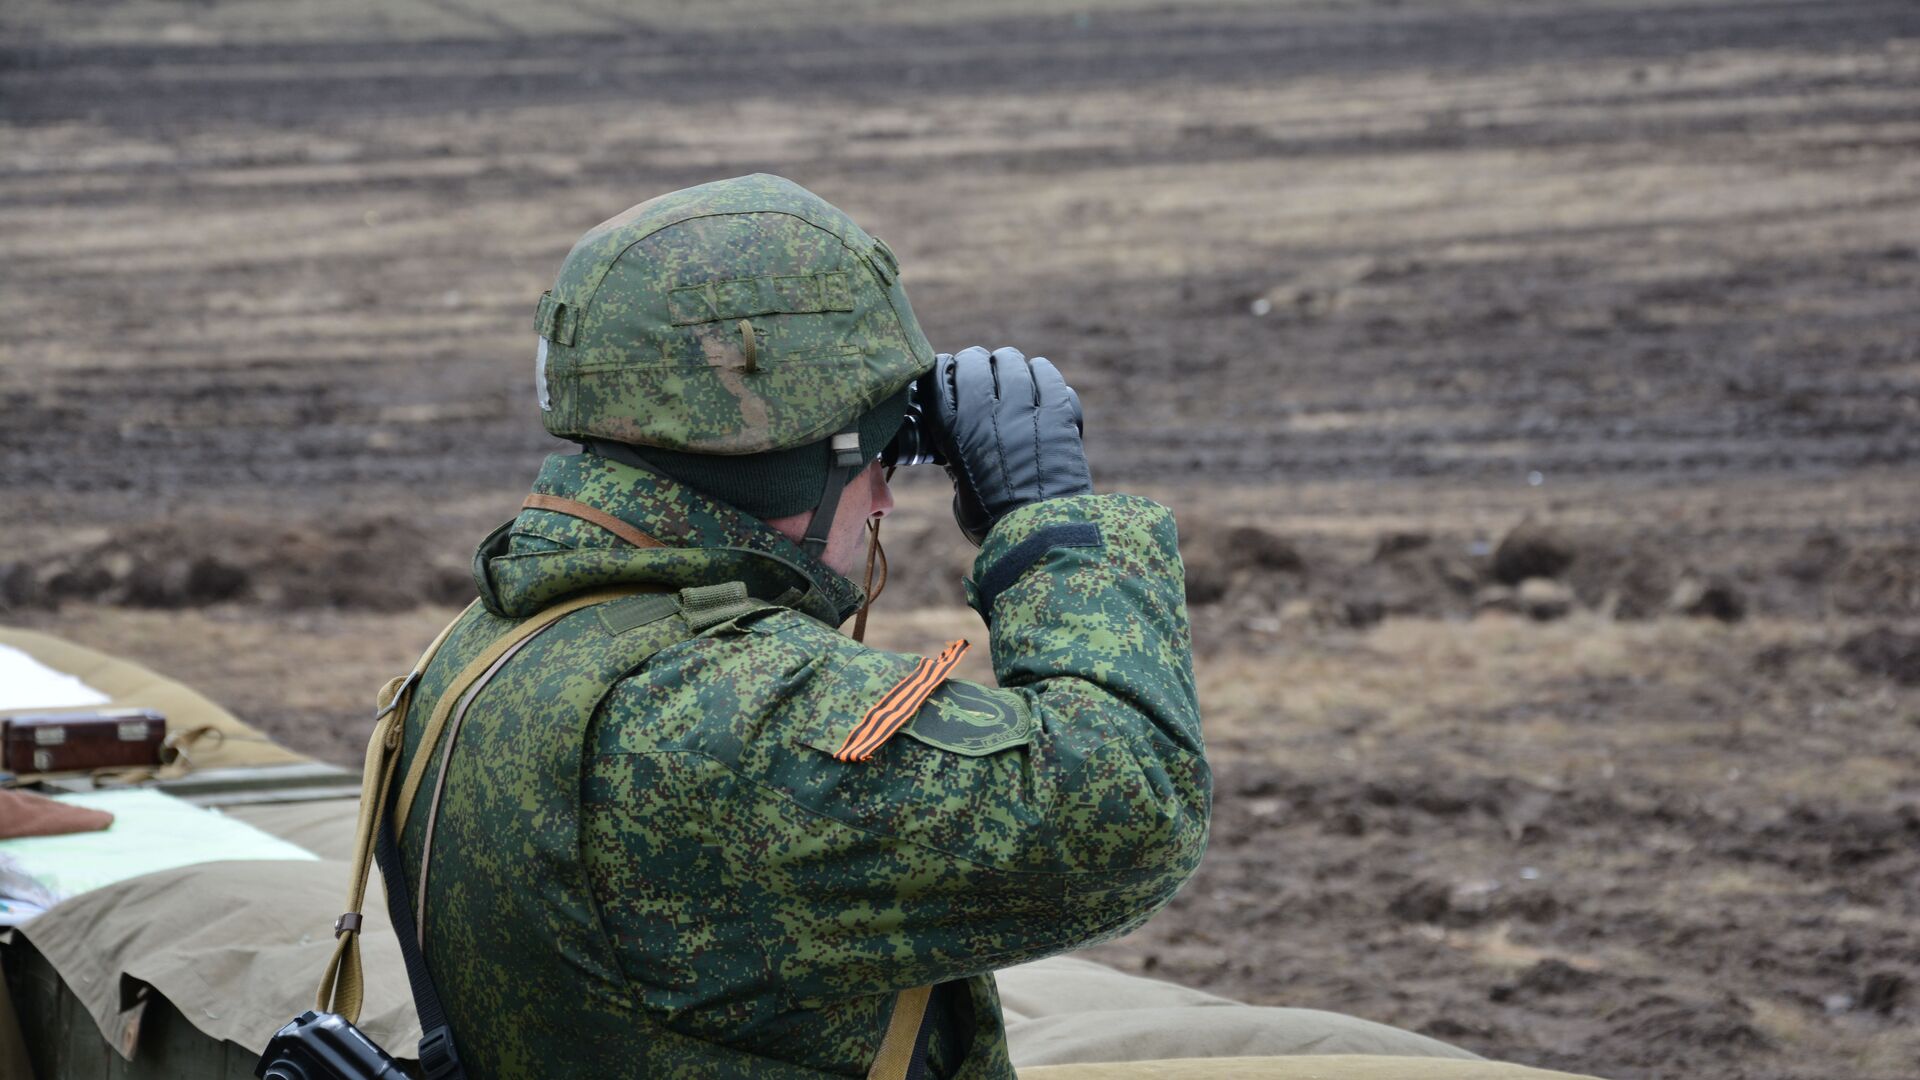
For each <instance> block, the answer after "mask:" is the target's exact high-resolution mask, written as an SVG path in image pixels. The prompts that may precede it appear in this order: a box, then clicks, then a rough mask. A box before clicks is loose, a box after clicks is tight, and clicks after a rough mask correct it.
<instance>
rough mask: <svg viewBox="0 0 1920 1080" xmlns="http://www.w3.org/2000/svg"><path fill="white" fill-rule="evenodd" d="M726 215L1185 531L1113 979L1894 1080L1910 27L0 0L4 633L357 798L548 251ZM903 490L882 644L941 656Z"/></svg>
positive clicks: (925, 568)
mask: <svg viewBox="0 0 1920 1080" xmlns="http://www.w3.org/2000/svg"><path fill="white" fill-rule="evenodd" d="M756 170H765V171H772V172H778V173H782V174H784V175H787V176H790V177H792V178H794V179H796V180H798V181H800V182H801V183H803V184H806V185H808V186H809V187H812V188H814V189H815V190H817V191H819V192H820V193H821V194H823V195H825V196H826V197H827V198H829V199H831V200H833V201H835V202H836V203H838V204H840V205H841V206H843V207H845V208H846V209H848V210H849V211H850V212H851V213H853V214H854V215H855V216H856V217H857V218H858V219H859V220H861V221H862V222H863V223H864V224H866V225H867V226H868V228H869V229H870V230H871V231H873V232H875V233H877V234H878V235H881V236H884V237H885V238H886V239H887V240H888V242H889V244H890V245H891V246H892V247H893V248H894V249H895V250H896V251H897V252H898V253H899V254H900V257H901V261H902V263H903V266H904V268H905V271H906V278H905V280H906V282H907V285H908V287H909V288H910V290H911V291H912V295H913V298H914V302H915V307H916V310H917V311H918V312H919V314H920V316H921V320H922V322H923V323H924V325H925V326H926V328H927V330H928V332H929V335H930V336H931V337H932V338H933V340H934V342H935V344H936V345H937V346H939V347H941V348H943V349H954V348H959V347H962V346H965V345H969V344H975V343H980V344H987V345H998V344H1004V343H1012V344H1017V345H1019V346H1021V347H1022V348H1024V349H1025V350H1027V351H1028V352H1029V353H1041V354H1045V355H1048V356H1050V357H1052V358H1054V359H1055V360H1056V362H1058V363H1059V364H1060V365H1061V367H1062V368H1063V370H1064V371H1066V373H1067V374H1068V376H1069V378H1070V379H1072V380H1073V381H1074V383H1075V384H1076V385H1077V386H1078V387H1079V388H1080V390H1081V393H1082V395H1083V398H1084V400H1085V402H1086V406H1087V411H1088V414H1089V431H1088V436H1089V447H1090V453H1091V455H1092V458H1093V464H1094V468H1095V474H1096V478H1097V480H1098V481H1099V482H1100V483H1101V485H1102V486H1103V487H1107V488H1118V489H1124V490H1132V491H1138V492H1140V493H1143V494H1148V495H1152V496H1154V497H1157V498H1160V499H1162V500H1163V501H1165V502H1167V503H1169V504H1170V505H1172V506H1173V507H1174V508H1175V509H1176V511H1177V512H1178V513H1179V515H1180V520H1181V525H1182V532H1183V537H1184V546H1185V550H1186V554H1187V560H1188V567H1189V600H1190V602H1191V604H1192V615H1193V622H1194V634H1195V639H1196V644H1197V647H1198V651H1199V661H1198V668H1199V677H1200V683H1201V687H1202V694H1203V703H1204V705H1205V707H1206V715H1207V720H1208V724H1209V738H1210V741H1211V745H1212V748H1213V753H1214V758H1215V762H1216V768H1217V772H1218V776H1219V782H1220V788H1219V802H1218V807H1217V813H1216V829H1215V835H1214V842H1213V847H1212V850H1211V852H1210V854H1209V856H1208V860H1207V863H1206V864H1205V866H1204V867H1203V868H1202V871H1201V873H1200V876H1199V877H1198V878H1197V879H1196V881H1195V882H1194V883H1193V885H1192V886H1190V887H1189V889H1188V890H1187V891H1186V893H1184V894H1183V895H1182V896H1181V897H1180V898H1179V899H1178V900H1176V901H1175V902H1174V904H1173V906H1172V907H1171V908H1169V909H1168V910H1167V911H1166V912H1164V913H1162V914H1161V915H1160V916H1159V917H1157V918H1156V919H1155V920H1154V921H1153V922H1152V923H1151V924H1150V925H1149V926H1148V927H1147V928H1146V929H1144V930H1142V931H1141V932H1139V933H1137V934H1135V935H1133V936H1132V937H1130V938H1128V939H1126V940H1124V941H1121V942H1118V943H1115V944H1112V945H1108V946H1103V947H1102V948H1101V949H1100V950H1099V955H1100V956H1101V957H1102V958H1103V959H1106V960H1107V961H1109V962H1112V963H1115V964H1118V965H1120V966H1123V967H1127V968H1129V969H1132V970H1139V971H1146V972H1149V973H1152V974H1155V975H1158V976H1162V977H1167V978H1172V979H1176V980H1178V981H1181V982H1185V983H1189V984H1193V985H1198V986H1203V987H1207V988H1210V989H1216V990H1219V991H1221V992H1224V993H1228V994H1231V995H1234V996H1237V997H1241V998H1243V999H1246V1000H1250V1001H1258V1002H1263V1003H1282V1004H1290V1005H1303V1006H1313V1007H1321V1008H1330V1009H1335V1010H1339V1011H1343V1012H1351V1013H1355V1014H1358V1015H1362V1016H1367V1017H1370V1018H1373V1019H1377V1020H1383V1021H1387V1022H1390V1023H1395V1024H1400V1025H1403V1026H1407V1027H1412V1028H1416V1029H1419V1030H1422V1031H1426V1032H1428V1033H1431V1034H1434V1035H1437V1036H1440V1037H1442V1038H1446V1039H1449V1040H1452V1041H1455V1042H1458V1043H1460V1044H1462V1045H1464V1046H1467V1047H1469V1048H1471V1049H1474V1050H1477V1051H1480V1052H1482V1053H1486V1054H1490V1055H1497V1056H1502V1057H1508V1058H1512V1059H1516V1060H1519V1061H1524V1062H1529V1063H1535V1064H1542V1065H1548V1066H1554V1067H1560V1068H1568V1069H1574V1070H1577V1071H1587V1072H1593V1073H1598V1074H1602V1075H1607V1076H1615V1077H1668V1076H1672V1077H1680V1076H1685V1077H1689V1078H1693V1077H1705V1078H1729V1080H1730V1078H1734V1077H1782V1078H1809V1080H1810V1078H1816V1077H1830V1076H1848V1077H1886V1078H1893V1077H1910V1076H1913V1075H1915V1074H1916V1071H1917V1067H1916V1066H1915V1064H1914V1063H1915V1062H1916V1061H1920V986H1916V981H1917V980H1920V773H1917V772H1916V766H1917V765H1920V7H1916V6H1915V5H1914V4H1912V3H1911V2H1909V0H1826V2H1821V0H1800V2H1761V3H1734V2H1725V0H1667V2H1662V3H1656V2H1629V0H1432V2H1421V3H1400V2H1384V0H1383V2H1377V3H1363V2H1331V0H1329V2H1319V3H1313V2H1276V3H1238V4H1232V3H1228V4H1201V3H1192V4H1177V5H1173V4H1165V3H1162V4H1151V3H1144V2H1143V3H1131V2H1127V3H1087V2H1082V3H1071V4H1069V3H1058V2H1054V0H1046V2H1043V3H1037V4H1036V3H1014V2H1012V0H982V2H967V3H945V4H939V5H931V4H929V5H881V4H878V3H874V2H872V0H845V2H842V3H828V4H808V5H790V4H776V3H773V2H771V0H722V2H718V3H714V2H709V3H699V4H694V3H664V2H659V0H655V2H650V3H635V4H616V3H612V2H609V0H594V2H589V0H573V2H564V3H553V4H544V5H537V6H534V5H519V4H508V3H504V2H477V0H476V2H464V0H433V2H423V0H420V2H408V3H397V2H396V3H379V4H375V3H370V2H355V3H325V4H321V3H312V2H308V3H299V2H288V3H269V2H266V0H256V2H246V3H224V2H212V3H189V2H172V0H139V2H132V3H125V4H116V3H111V2H104V0H98V2H87V3H77V4H76V3H51V2H45V0H12V2H10V3H8V4H6V5H5V6H4V7H0V319H3V320H4V323H5V325H6V327H7V333H6V334H5V335H3V336H0V619H4V620H5V621H7V622H9V623H14V624H22V625H28V626H33V627H36V628H42V629H47V630H51V631H53V632H56V633H60V634H64V635H66V636H69V637H71V638H74V639H76V640H78V641H81V642H83V643H86V644H91V645H96V646H100V647H104V648H108V649H111V650H114V651H116V652H119V653H122V654H125V655H127V656H130V657H132V658H134V659H137V660H141V661H143V662H146V663H148V664H150V665H152V666H154V667H156V668H158V669H160V670H162V671H164V672H166V673H168V674H171V675H174V676H176V677H179V678H182V679H184V680H187V681H189V682H191V683H193V684H194V685H196V686H198V687H199V688H201V689H203V690H205V691H206V692H208V693H209V694H211V695H212V696H214V697H216V698H217V699H219V700H221V701H223V702H225V703H227V704H228V705H230V706H232V707H233V708H234V709H235V710H236V711H237V712H239V713H240V714H241V715H242V716H244V717H245V718H246V719H248V720H249V721H251V722H253V723H255V724H257V725H259V726H261V727H264V728H266V729H268V730H270V731H272V732H273V733H274V734H275V735H276V736H278V737H280V738H282V739H284V740H286V741H287V742H289V743H290V744H292V745H294V746H296V747H298V748H301V749H304V750H308V751H312V752H316V753H320V754H322V755H324V756H327V757H329V758H331V759H334V760H338V761H341V762H355V761H357V760H358V753H359V751H358V746H359V744H360V742H361V740H363V739H364V734H365V731H366V729H367V725H368V720H367V716H368V712H369V709H368V707H367V703H368V701H369V700H370V698H371V695H372V692H373V689H374V688H375V687H376V686H377V685H378V684H379V683H380V682H381V681H383V680H384V679H385V678H386V677H387V676H388V675H390V674H392V673H393V672H394V671H396V670H399V669H400V668H401V667H403V666H404V665H406V664H407V663H409V662H410V661H411V660H412V658H413V657H414V655H415V654H416V653H417V651H418V649H419V648H420V647H421V645H422V644H423V643H424V642H425V641H426V640H427V639H428V638H429V637H430V636H431V635H432V633H433V632H434V630H436V629H437V628H438V627H439V625H440V624H441V623H442V622H443V621H444V620H445V619H446V618H447V617H449V616H450V614H451V613H452V610H453V609H454V608H455V607H457V606H458V605H459V604H461V603H464V600H465V596H466V594H467V592H468V590H469V586H468V585H467V583H466V577H465V574H466V570H465V567H466V564H467V561H468V558H469V556H470V553H471V549H472V544H473V542H474V541H476V540H477V539H478V538H479V536H480V535H481V534H482V533H484V532H485V531H486V529H487V528H489V527H490V526H491V525H493V524H494V523H495V522H497V521H498V520H500V519H502V518H504V517H506V516H508V515H509V514H511V513H512V511H513V508H514V507H515V505H516V504H517V503H518V500H519V497H520V495H521V494H522V492H523V490H524V487H525V485H526V483H527V482H528V480H529V479H530V478H531V476H532V474H533V471H534V469H535V468H536V467H537V464H538V462H539V460H540V457H541V455H542V454H544V453H547V452H549V451H550V450H553V449H557V448H559V444H557V443H553V442H552V441H551V440H549V439H548V438H547V437H546V436H545V435H544V434H543V433H542V432H541V431H540V428H539V425H538V422H537V419H536V417H535V414H534V406H533V402H532V393H531V368H532V344H533V334H532V332H531V315H532V308H533V303H534V300H535V299H536V298H537V297H538V296H539V294H540V292H541V290H542V289H544V288H546V287H547V285H548V284H549V283H550V277H551V275H552V273H553V271H554V270H555V269H556V268H557V266H558V264H559V260H560V257H561V256H562V255H563V254H564V252H565V250H566V248H567V247H568V246H569V245H570V244H571V242H572V241H573V239H574V238H575V237H576V236H578V235H579V234H580V233H581V232H582V231H584V230H585V229H586V228H588V227H590V226H591V225H593V224H594V223H595V222H598V221H599V220H601V219H603V218H605V217H608V216H610V215H612V214H614V213H616V212H617V211H619V210H621V209H623V208H625V207H626V206H628V205H630V204H632V203H634V202H637V201H639V200H641V199H643V198H646V197H649V196H651V195H654V194H657V193H659V192H661V191H664V190H669V189H672V188H676V187H680V186H684V185H686V184H690V183H696V182H699V181H702V180H706V179H711V178H714V177H718V176H726V175H733V174H737V173H742V172H749V171H756ZM899 487H900V491H901V498H902V504H903V505H902V509H901V511H900V513H899V514H898V515H897V516H896V517H895V518H894V519H893V521H891V522H890V523H889V525H888V526H887V535H888V537H889V538H890V541H891V542H890V550H892V552H893V565H894V571H895V573H894V578H893V584H892V586H891V587H890V589H889V592H888V595H887V596H886V598H885V599H884V600H883V601H882V605H881V609H880V612H879V614H878V615H877V616H876V625H875V629H874V637H875V638H876V639H878V640H881V641H882V642H883V643H885V644H888V645H891V646H893V647H898V648H905V649H915V650H918V649H923V648H926V647H928V646H929V645H930V644H933V643H936V642H937V641H939V640H942V639H944V638H946V637H951V636H956V635H959V634H969V633H970V634H972V635H974V636H976V637H978V636H979V635H980V633H981V631H980V629H979V626H978V623H977V620H975V619H974V618H973V616H972V615H971V614H970V613H968V612H966V611H965V610H964V609H963V608H960V607H959V606H958V604H959V591H958V587H957V585H956V580H957V578H958V577H959V576H960V575H961V574H962V573H965V572H966V570H967V550H966V549H965V547H964V545H963V543H962V542H961V541H959V540H958V538H957V537H956V536H954V535H953V531H952V529H951V527H950V525H949V523H948V521H947V516H946V512H945V509H944V502H945V495H944V492H943V491H942V490H941V484H940V481H939V478H938V477H928V476H908V477H905V478H903V480H902V481H901V482H900V484H899ZM974 674H976V675H980V674H983V672H979V671H976V672H974Z"/></svg>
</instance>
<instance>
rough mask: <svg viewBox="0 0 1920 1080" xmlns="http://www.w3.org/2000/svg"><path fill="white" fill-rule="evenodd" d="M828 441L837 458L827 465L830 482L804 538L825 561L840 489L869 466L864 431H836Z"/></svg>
mask: <svg viewBox="0 0 1920 1080" xmlns="http://www.w3.org/2000/svg"><path fill="white" fill-rule="evenodd" d="M828 445H829V448H830V449H831V451H832V454H833V462H832V463H831V464H829V465H828V466H827V483H826V486H825V487H823V488H821V489H820V504H819V505H818V506H815V507H814V508H813V518H812V520H810V521H808V522H807V533H806V536H805V537H803V538H802V539H801V541H800V547H801V549H802V550H804V551H805V552H806V553H807V554H809V555H811V556H813V557H814V558H816V559H821V560H823V561H824V559H825V556H826V554H827V538H828V537H829V536H831V535H832V533H833V515H834V511H836V510H838V509H840V493H841V492H843V491H845V490H846V489H847V485H848V484H850V483H852V482H853V478H854V477H856V476H859V475H860V473H861V470H863V469H865V468H866V467H867V460H866V458H864V457H861V456H860V432H858V431H843V432H841V433H840V434H838V435H835V436H834V437H833V441H832V442H831V443H830V444H828Z"/></svg>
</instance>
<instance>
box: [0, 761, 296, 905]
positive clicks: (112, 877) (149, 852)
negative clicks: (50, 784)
mask: <svg viewBox="0 0 1920 1080" xmlns="http://www.w3.org/2000/svg"><path fill="white" fill-rule="evenodd" d="M55 798H57V799H59V800H60V801H61V802H63V803H70V804H72V805H74V806H85V807H89V808H91V809H94V810H105V811H107V812H108V813H110V814H112V815H113V824H112V825H111V826H109V827H108V828H106V829H104V830H102V831H100V832H88V833H70V834H68V835H66V836H27V837H21V838H19V839H15V840H0V856H6V857H7V858H8V859H9V860H10V861H11V862H12V864H13V867H14V869H15V870H17V871H21V872H24V873H25V874H26V875H27V876H28V877H30V878H31V879H32V880H33V881H34V882H36V883H37V884H39V885H40V887H41V888H43V889H45V890H46V891H47V893H48V894H50V895H52V896H53V897H54V898H55V899H60V898H65V897H69V896H73V895H75V894H78V893H83V892H86V891H87V890H88V889H97V888H100V887H101V886H103V885H111V884H113V883H114V882H116V881H123V880H125V879H127V878H130V877H136V876H138V875H140V874H151V873H153V872H154V871H156V870H171V869H173V868H174V867H176V866H190V865H192V864H194V863H203V862H218V861H221V860H225V859H299V860H310V859H315V858H318V856H316V855H314V854H313V853H312V852H310V851H308V850H307V849H305V848H303V847H297V846H295V845H293V844H289V843H287V842H286V841H285V840H282V839H280V838H279V837H277V836H270V835H268V834H267V833H264V832H262V831H260V830H259V829H256V828H254V827H253V826H251V825H249V824H247V823H246V822H244V821H240V820H238V819H235V818H230V817H228V816H226V815H225V814H222V813H219V812H217V811H214V810H205V809H202V808H200V807H198V806H195V805H193V804H192V803H190V802H185V801H183V800H181V799H176V798H174V797H173V796H171V795H162V794H161V793H160V792H157V791H152V790H149V789H146V788H133V789H130V790H125V791H94V792H88V793H86V794H84V795H57V796H55Z"/></svg>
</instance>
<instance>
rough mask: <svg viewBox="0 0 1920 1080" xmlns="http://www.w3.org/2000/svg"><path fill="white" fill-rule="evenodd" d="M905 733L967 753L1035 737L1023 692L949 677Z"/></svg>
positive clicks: (993, 751) (996, 749) (1005, 746)
mask: <svg viewBox="0 0 1920 1080" xmlns="http://www.w3.org/2000/svg"><path fill="white" fill-rule="evenodd" d="M906 733H907V734H908V735H910V736H912V737H913V738H915V739H918V740H920V741H921V742H923V743H926V744H928V745H930V746H937V747H939V748H940V749H942V750H951V751H952V752H954V753H956V754H965V755H966V756H968V757H984V756H986V755H987V754H997V753H999V752H1000V751H1002V750H1006V749H1008V748H1010V747H1015V746H1024V745H1026V744H1027V743H1029V742H1032V741H1033V734H1034V723H1033V714H1032V712H1031V711H1029V710H1028V709H1027V706H1026V702H1024V701H1022V700H1021V699H1020V695H1018V694H1011V693H1007V692H1005V691H993V690H989V689H987V688H986V687H984V686H979V685H977V684H975V683H970V682H965V681H963V680H959V679H950V680H948V681H947V682H944V683H941V684H940V688H939V689H938V690H935V691H934V692H933V696H932V697H929V698H928V699H927V703H926V704H925V705H924V706H922V707H921V709H920V711H919V712H917V713H915V714H914V715H913V722H912V723H910V724H908V725H907V728H906Z"/></svg>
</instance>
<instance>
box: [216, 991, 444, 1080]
mask: <svg viewBox="0 0 1920 1080" xmlns="http://www.w3.org/2000/svg"><path fill="white" fill-rule="evenodd" d="M253 1075H255V1076H258V1077H261V1078H262V1080H406V1077H407V1074H406V1072H405V1070H403V1069H401V1067H400V1063H399V1062H398V1061H395V1060H394V1059H393V1056H392V1055H391V1054H388V1053H387V1052H386V1051H385V1050H382V1049H380V1048H379V1047H378V1046H375V1045H374V1042H373V1040H372V1039H369V1038H367V1037H366V1036H365V1035H363V1034H361V1032H360V1029H359V1028H357V1027H354V1026H353V1025H352V1024H350V1023H348V1022H347V1018H346V1017H344V1016H340V1015H338V1014H336V1013H323V1012H314V1011H313V1010H312V1009H308V1010H307V1011H306V1012H303V1013H301V1014H300V1015H299V1016H296V1017H294V1018H293V1019H292V1020H290V1021H288V1023H287V1026H286V1027H283V1028H281V1029H280V1030H279V1031H276V1032H274V1033H273V1038H272V1039H271V1040H269V1041H268V1042H267V1052H266V1053H265V1054H262V1055H261V1056H260V1062H259V1064H257V1065H255V1066H254V1067H253Z"/></svg>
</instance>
